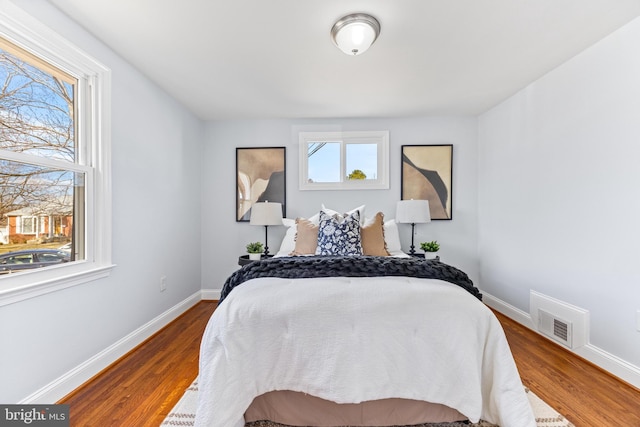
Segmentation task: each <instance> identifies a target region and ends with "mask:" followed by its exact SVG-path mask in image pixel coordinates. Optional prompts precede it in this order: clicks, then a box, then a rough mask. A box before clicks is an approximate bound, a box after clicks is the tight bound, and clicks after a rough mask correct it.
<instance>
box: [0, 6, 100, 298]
mask: <svg viewBox="0 0 640 427" xmlns="http://www.w3.org/2000/svg"><path fill="white" fill-rule="evenodd" d="M0 3H2V6H3V7H2V9H1V10H0V254H2V253H7V252H12V251H18V250H21V249H31V248H41V249H45V248H62V249H63V250H68V251H69V253H70V254H69V255H70V260H71V261H70V262H68V263H65V264H64V265H55V266H53V267H45V268H39V269H37V271H36V270H32V271H29V270H22V271H23V272H20V273H19V274H17V273H16V274H11V275H4V276H0V305H3V304H6V303H11V302H15V301H18V300H21V299H25V298H29V297H32V296H37V295H39V294H42V293H45V292H48V291H52V290H55V289H57V288H59V287H68V286H69V285H70V282H69V278H70V277H73V281H72V282H73V285H76V284H81V283H84V282H85V281H89V280H94V279H95V278H97V277H103V276H105V275H107V274H108V270H109V269H110V268H111V222H110V218H111V216H110V210H111V194H110V192H109V189H110V170H109V169H110V129H109V126H110V120H109V103H110V71H109V70H108V69H106V68H105V67H104V66H102V65H101V64H99V63H98V62H96V61H95V60H93V59H92V58H90V57H88V56H87V55H86V54H84V53H83V52H81V51H80V50H78V49H77V48H75V47H73V46H72V45H71V44H70V42H69V41H67V40H64V39H62V38H61V37H60V36H58V35H57V34H56V33H54V32H52V31H51V30H50V29H48V28H47V27H46V26H44V25H43V24H41V23H40V22H38V21H37V20H35V19H34V18H32V17H31V16H29V15H28V14H26V13H25V12H24V11H22V10H21V9H19V8H17V7H16V6H14V5H12V4H11V3H10V2H6V1H4V0H0ZM18 276H20V277H18ZM85 279H86V280H85ZM35 283H37V285H35ZM31 284H34V285H33V287H32V288H29V285H31ZM25 285H26V288H28V290H27V291H25ZM18 290H19V291H18Z"/></svg>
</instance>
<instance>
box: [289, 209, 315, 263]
mask: <svg viewBox="0 0 640 427" xmlns="http://www.w3.org/2000/svg"><path fill="white" fill-rule="evenodd" d="M296 229H297V231H296V247H295V249H294V250H293V252H291V253H290V254H289V255H291V256H299V255H314V254H315V253H316V247H317V246H318V225H316V224H313V223H312V222H311V221H309V220H307V219H304V218H297V219H296Z"/></svg>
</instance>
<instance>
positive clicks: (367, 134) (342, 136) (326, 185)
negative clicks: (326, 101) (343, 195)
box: [298, 131, 389, 190]
mask: <svg viewBox="0 0 640 427" xmlns="http://www.w3.org/2000/svg"><path fill="white" fill-rule="evenodd" d="M362 140H366V142H367V143H375V144H377V146H378V159H377V160H378V176H377V179H371V180H343V181H341V182H308V175H309V163H308V157H307V150H308V144H309V143H310V142H339V143H340V151H341V152H342V153H344V152H345V147H346V145H348V144H354V143H359V142H360V143H362V142H363V141H362ZM298 142H299V151H300V153H299V154H300V161H299V172H300V173H299V189H300V190H387V189H389V131H357V132H300V133H299V135H298ZM344 163H345V159H344V158H343V156H342V155H341V165H340V169H341V170H340V174H341V176H342V175H344V174H345V173H346V171H345V170H344ZM343 179H344V178H343Z"/></svg>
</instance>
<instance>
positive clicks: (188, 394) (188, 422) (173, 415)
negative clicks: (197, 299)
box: [161, 379, 574, 427]
mask: <svg viewBox="0 0 640 427" xmlns="http://www.w3.org/2000/svg"><path fill="white" fill-rule="evenodd" d="M525 391H526V392H527V397H528V398H529V403H531V407H532V408H533V413H534V414H535V417H536V423H537V426H538V427H574V425H573V424H572V423H570V422H569V421H568V420H567V419H566V418H565V417H563V416H562V415H560V414H559V413H558V412H556V410H555V409H553V408H552V407H551V406H549V405H547V404H546V403H545V402H544V401H543V400H542V399H540V398H539V397H538V396H536V395H535V394H534V393H533V392H532V391H530V390H529V389H526V388H525ZM197 406H198V380H197V379H196V380H195V381H194V382H193V384H191V385H190V386H189V388H188V389H187V390H186V391H185V393H184V395H183V396H182V398H181V399H180V401H179V402H178V403H177V404H176V406H174V408H173V409H172V410H171V412H170V413H169V415H167V417H166V418H165V419H164V421H163V422H162V424H161V425H163V426H193V425H194V424H195V418H196V407H197ZM245 427H290V426H285V425H284V424H278V423H274V422H271V421H256V422H253V423H247V424H246V426H245ZM396 427H497V426H495V424H491V423H488V422H486V421H480V422H479V423H477V424H472V423H470V424H462V423H444V424H418V425H412V426H396Z"/></svg>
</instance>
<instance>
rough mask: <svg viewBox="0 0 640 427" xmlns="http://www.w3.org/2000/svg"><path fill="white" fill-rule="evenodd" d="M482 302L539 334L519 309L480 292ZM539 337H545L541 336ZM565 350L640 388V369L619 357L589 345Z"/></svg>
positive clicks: (529, 319)
mask: <svg viewBox="0 0 640 427" xmlns="http://www.w3.org/2000/svg"><path fill="white" fill-rule="evenodd" d="M481 291H482V290H481ZM482 300H483V301H484V302H485V304H487V305H488V306H489V307H491V308H493V309H495V310H496V311H498V312H500V313H502V314H504V315H505V316H507V317H509V318H511V319H513V320H515V321H516V322H518V323H520V324H521V325H523V326H526V327H527V328H529V329H531V330H532V331H534V332H536V333H538V334H540V332H538V330H537V329H536V328H535V326H534V324H533V320H532V319H531V315H529V313H527V312H525V311H522V310H520V309H519V308H517V307H514V306H512V305H511V304H508V303H506V302H504V301H502V300H501V299H498V298H496V297H494V296H493V295H490V294H488V293H486V292H484V291H482ZM540 335H541V336H543V337H545V336H544V335H542V334H540ZM545 338H546V337H545ZM549 342H552V343H554V344H555V345H558V344H556V343H555V342H553V341H551V340H549ZM563 348H565V347H563ZM567 350H568V351H570V352H572V353H575V354H577V355H578V356H580V357H582V358H583V359H586V360H588V361H589V362H591V363H593V364H594V365H596V366H598V367H600V368H602V369H604V370H605V371H607V372H609V373H610V374H611V375H614V376H616V377H618V378H620V379H621V380H622V381H625V382H627V383H629V384H631V385H632V386H634V387H636V388H640V367H638V366H635V365H632V364H631V363H629V362H627V361H625V360H622V359H620V358H619V357H617V356H615V355H613V354H611V353H608V352H606V351H604V350H602V349H601V348H599V347H596V346H595V345H593V344H590V343H588V344H587V345H585V346H582V347H580V348H576V349H574V350H571V349H568V348H567Z"/></svg>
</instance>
